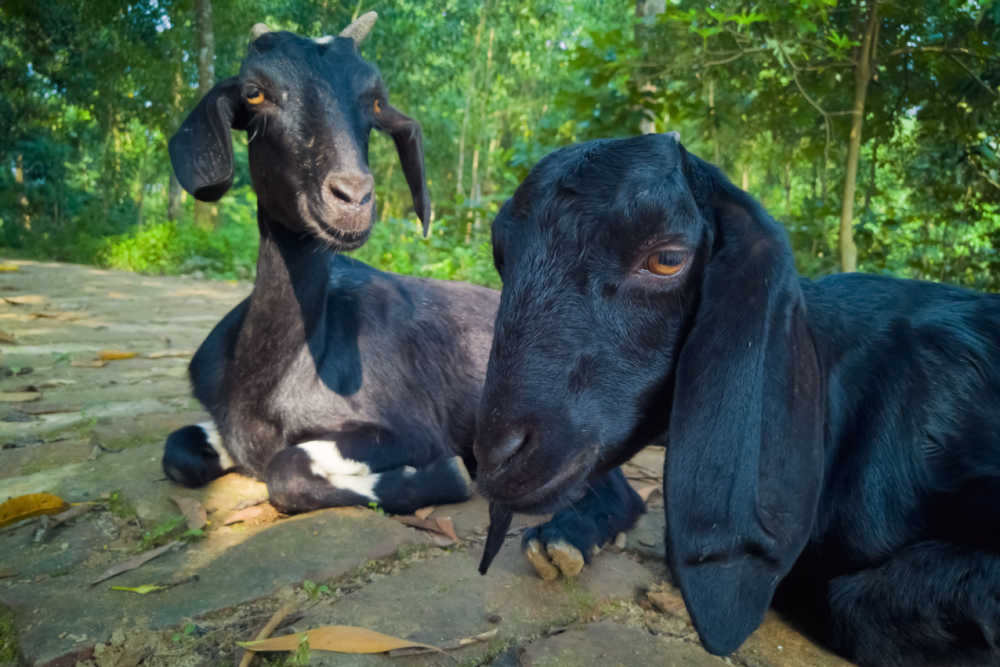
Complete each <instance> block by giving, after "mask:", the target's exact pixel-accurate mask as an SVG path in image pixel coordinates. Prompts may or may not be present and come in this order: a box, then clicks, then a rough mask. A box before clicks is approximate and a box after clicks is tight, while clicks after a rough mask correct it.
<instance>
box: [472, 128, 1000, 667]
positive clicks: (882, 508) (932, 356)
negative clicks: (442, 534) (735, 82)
mask: <svg viewBox="0 0 1000 667" xmlns="http://www.w3.org/2000/svg"><path fill="white" fill-rule="evenodd" d="M493 243H494V257H495V258H496V263H497V266H498V270H499V271H500V273H501V277H502V278H503V282H504V290H503V294H502V295H501V303H500V308H499V310H498V313H497V323H496V339H495V340H494V343H493V353H492V356H491V358H490V362H489V366H488V370H487V375H486V385H485V387H484V392H483V402H482V405H481V408H480V420H479V424H478V433H477V439H476V447H477V455H478V459H479V466H480V470H479V472H480V476H481V479H482V480H484V483H483V484H481V487H482V488H484V489H485V491H486V493H487V495H488V496H490V497H491V499H493V500H494V501H496V502H502V503H506V504H507V505H508V506H509V507H513V508H514V509H521V510H524V511H531V510H532V509H533V508H532V506H531V505H530V503H528V504H527V506H525V505H526V504H525V503H524V502H523V501H521V499H522V498H524V497H525V492H524V490H525V489H527V490H529V491H532V492H533V493H532V495H531V496H529V499H539V498H541V499H543V500H546V501H550V500H551V499H552V498H554V497H555V498H558V497H559V494H560V493H561V494H564V495H565V494H574V493H576V492H577V489H578V488H579V486H580V485H581V483H582V482H581V480H586V479H587V477H586V476H587V474H588V473H589V471H590V470H591V469H593V468H594V467H595V466H599V465H600V464H602V463H603V462H607V461H615V462H617V461H620V460H621V458H622V457H624V456H628V455H630V454H631V453H633V452H634V451H635V449H634V445H635V442H636V440H637V434H638V436H641V437H642V438H643V439H646V440H651V441H656V442H661V443H662V444H664V445H665V446H666V458H665V465H664V501H665V502H664V505H665V508H664V509H665V514H666V517H665V518H666V521H665V523H666V533H667V535H666V556H667V563H668V565H669V567H670V569H671V572H672V575H673V579H674V581H675V582H676V583H677V584H678V586H679V588H680V589H681V592H682V594H683V596H684V600H685V604H686V605H687V608H688V611H689V612H690V615H691V618H692V621H693V623H694V626H695V628H696V630H697V631H698V633H699V636H700V637H701V640H702V643H703V644H704V646H705V647H706V649H708V650H709V651H710V652H713V653H716V654H728V653H731V652H732V651H734V650H735V649H736V648H738V647H739V646H740V644H742V642H743V641H744V640H745V639H746V637H747V636H748V635H749V634H750V633H751V632H753V631H754V630H755V629H756V628H757V627H758V626H759V624H760V623H761V621H762V619H763V617H764V613H765V610H766V609H767V607H768V606H769V605H770V604H771V602H772V600H774V601H775V602H776V603H778V604H779V606H780V607H782V608H783V609H784V610H786V611H788V612H789V613H790V614H791V615H792V617H793V618H794V619H796V620H799V621H802V622H804V623H806V624H807V625H809V626H810V627H811V628H812V629H814V630H815V631H816V632H817V633H818V634H820V635H821V636H822V637H823V638H825V639H826V640H828V641H829V643H830V644H831V645H832V646H833V647H834V648H836V649H837V650H838V651H840V652H841V653H843V654H844V655H846V656H848V657H849V658H851V659H853V660H855V661H857V662H859V663H861V664H863V665H872V666H878V667H883V666H887V665H892V666H896V667H910V666H912V665H942V664H946V665H987V664H991V665H1000V531H998V529H997V528H998V526H1000V295H992V294H981V293H976V292H972V291H969V290H965V289H961V288H958V287H952V286H947V285H941V284H935V283H926V282H918V281H912V280H901V279H895V278H888V277H878V276H865V275H860V274H849V275H837V276H831V277H828V278H824V279H822V280H818V281H815V282H813V281H809V280H803V279H801V278H800V277H799V276H798V274H797V272H796V271H795V267H794V257H793V255H792V252H791V248H790V246H789V244H788V239H787V235H786V233H785V231H784V230H783V229H782V227H781V226H780V225H779V224H778V223H777V222H776V221H775V220H773V218H771V217H770V216H769V215H768V214H767V212H766V211H765V210H764V209H763V207H761V206H760V204H759V203H758V202H756V201H754V200H753V199H752V198H751V197H750V196H749V195H747V194H746V193H744V192H743V191H741V190H739V189H738V188H736V187H735V186H733V185H732V183H730V182H729V181H728V180H727V179H726V178H725V177H724V176H723V175H722V173H721V172H720V171H719V170H718V169H717V168H715V167H714V166H712V165H709V164H708V163H705V162H703V161H701V160H699V159H698V158H696V157H695V156H693V155H690V154H689V153H687V152H686V151H685V150H684V149H683V147H682V146H680V144H679V142H678V141H677V139H676V137H671V136H670V135H666V136H663V135H661V136H649V135H647V136H643V137H636V138H632V139H626V140H608V141H594V142H588V143H586V144H581V145H579V146H573V147H569V148H566V149H563V150H561V151H557V152H556V153H554V154H552V155H551V156H549V157H547V158H545V159H544V160H543V161H542V162H541V163H539V165H537V166H536V167H535V168H534V169H533V170H532V172H531V174H530V175H529V176H528V178H527V179H526V180H525V182H524V183H523V184H522V185H521V186H520V187H519V188H518V191H517V192H516V193H515V195H514V197H513V198H512V199H511V200H510V201H508V202H507V203H506V204H505V205H504V207H503V208H502V209H501V211H500V213H499V214H498V216H497V218H496V220H495V221H494V223H493ZM560 339H561V341H562V345H561V346H560V345H558V344H557V342H554V341H559V340H560ZM595 368H596V370H595ZM550 396H565V397H566V398H565V399H564V400H561V401H558V402H552V401H549V402H546V401H547V400H548V397H550ZM567 403H568V404H569V408H568V409H565V408H563V405H564V404H567ZM539 406H541V407H539ZM494 415H497V416H494ZM547 461H555V462H556V464H557V465H555V466H551V467H550V468H555V472H554V473H553V472H552V470H551V469H550V468H547V467H545V466H543V465H541V464H542V463H544V462H547ZM518 503H520V504H518ZM498 515H499V513H498Z"/></svg>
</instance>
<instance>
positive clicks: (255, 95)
mask: <svg viewBox="0 0 1000 667" xmlns="http://www.w3.org/2000/svg"><path fill="white" fill-rule="evenodd" d="M243 97H244V98H245V99H246V101H247V102H249V103H250V104H260V103H261V102H263V101H264V93H262V92H260V88H257V87H256V86H248V87H247V88H246V89H245V90H244V91H243Z"/></svg>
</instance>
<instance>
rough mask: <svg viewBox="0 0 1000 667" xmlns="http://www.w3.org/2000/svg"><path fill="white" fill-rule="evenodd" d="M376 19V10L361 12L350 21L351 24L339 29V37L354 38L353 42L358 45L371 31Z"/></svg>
mask: <svg viewBox="0 0 1000 667" xmlns="http://www.w3.org/2000/svg"><path fill="white" fill-rule="evenodd" d="M376 19H378V13H377V12H367V13H365V14H362V15H361V16H359V17H358V18H356V19H354V21H352V22H351V25H349V26H347V27H346V28H344V29H343V30H341V31H340V36H341V37H350V38H351V39H353V40H354V43H355V44H358V45H360V44H361V42H363V41H365V37H367V36H368V33H369V32H371V30H372V26H374V25H375V20H376Z"/></svg>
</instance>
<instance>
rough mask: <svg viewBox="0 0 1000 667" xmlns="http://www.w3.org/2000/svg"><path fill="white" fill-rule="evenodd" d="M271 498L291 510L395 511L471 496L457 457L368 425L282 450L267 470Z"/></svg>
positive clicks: (410, 510) (465, 475)
mask: <svg viewBox="0 0 1000 667" xmlns="http://www.w3.org/2000/svg"><path fill="white" fill-rule="evenodd" d="M264 480H265V481H266V482H267V488H268V493H269V495H270V499H271V503H272V504H273V505H274V506H275V507H277V508H278V509H281V510H283V511H287V512H305V511H309V510H314V509H319V508H321V507H343V506H347V505H368V504H371V503H378V504H379V505H380V506H381V507H382V508H383V509H385V511H387V512H391V513H393V514H410V513H412V512H413V511H414V510H416V509H419V508H421V507H425V506H428V505H437V504H444V503H456V502H462V501H464V500H468V499H469V496H470V495H471V487H472V485H471V480H470V478H469V473H468V471H467V470H466V468H465V465H464V464H463V462H462V459H461V458H460V457H458V456H451V455H448V454H442V453H440V452H438V453H436V454H435V452H433V451H430V452H429V451H426V450H425V449H423V448H420V447H410V446H404V445H403V444H402V443H400V442H399V441H398V440H397V439H395V438H391V437H389V436H388V435H386V434H384V433H382V432H379V431H377V430H376V431H371V430H369V429H362V430H357V429H355V430H353V431H352V432H350V433H347V434H340V435H338V436H330V437H328V438H323V439H316V440H310V441H308V442H302V443H299V444H297V445H295V446H293V447H288V448H286V449H284V450H282V451H280V452H278V453H277V454H276V455H275V456H274V457H273V458H272V459H271V462H270V463H269V464H268V466H267V470H266V472H265V475H264Z"/></svg>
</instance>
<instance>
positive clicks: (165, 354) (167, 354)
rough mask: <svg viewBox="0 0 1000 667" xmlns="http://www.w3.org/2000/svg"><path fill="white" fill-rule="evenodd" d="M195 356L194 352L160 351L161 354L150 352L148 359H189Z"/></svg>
mask: <svg viewBox="0 0 1000 667" xmlns="http://www.w3.org/2000/svg"><path fill="white" fill-rule="evenodd" d="M193 356H194V350H160V351H159V352H150V353H149V354H147V355H146V358H147V359H171V358H175V359H187V358H188V357H193Z"/></svg>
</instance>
